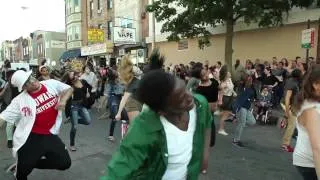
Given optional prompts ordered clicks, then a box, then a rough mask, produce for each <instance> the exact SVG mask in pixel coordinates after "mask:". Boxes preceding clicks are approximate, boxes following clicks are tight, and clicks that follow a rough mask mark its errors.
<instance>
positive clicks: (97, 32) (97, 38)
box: [88, 29, 104, 43]
mask: <svg viewBox="0 0 320 180" xmlns="http://www.w3.org/2000/svg"><path fill="white" fill-rule="evenodd" d="M88 41H89V42H93V43H99V42H100V43H103V42H104V31H103V29H89V30H88Z"/></svg>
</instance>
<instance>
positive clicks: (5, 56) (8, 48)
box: [1, 40, 14, 62]
mask: <svg viewBox="0 0 320 180" xmlns="http://www.w3.org/2000/svg"><path fill="white" fill-rule="evenodd" d="M13 51H14V49H13V42H12V41H8V40H7V41H4V42H2V43H1V60H2V61H5V60H9V61H10V62H13Z"/></svg>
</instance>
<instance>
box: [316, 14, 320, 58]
mask: <svg viewBox="0 0 320 180" xmlns="http://www.w3.org/2000/svg"><path fill="white" fill-rule="evenodd" d="M316 63H317V64H320V18H319V20H318V43H317V57H316Z"/></svg>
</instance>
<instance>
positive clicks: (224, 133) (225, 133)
mask: <svg viewBox="0 0 320 180" xmlns="http://www.w3.org/2000/svg"><path fill="white" fill-rule="evenodd" d="M218 134H221V135H224V136H228V135H229V134H228V133H227V132H226V131H225V130H219V131H218Z"/></svg>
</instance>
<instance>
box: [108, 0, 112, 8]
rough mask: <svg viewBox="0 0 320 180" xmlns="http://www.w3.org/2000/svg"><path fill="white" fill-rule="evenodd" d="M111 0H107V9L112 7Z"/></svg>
mask: <svg viewBox="0 0 320 180" xmlns="http://www.w3.org/2000/svg"><path fill="white" fill-rule="evenodd" d="M112 3H113V1H112V0H107V8H108V9H112V6H113V4H112Z"/></svg>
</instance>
